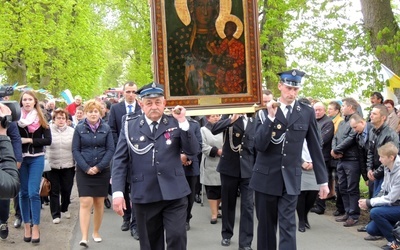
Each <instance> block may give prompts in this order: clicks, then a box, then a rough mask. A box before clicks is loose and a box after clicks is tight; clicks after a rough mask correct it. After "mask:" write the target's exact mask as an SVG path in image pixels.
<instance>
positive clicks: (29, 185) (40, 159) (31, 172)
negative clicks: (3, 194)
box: [19, 155, 44, 225]
mask: <svg viewBox="0 0 400 250" xmlns="http://www.w3.org/2000/svg"><path fill="white" fill-rule="evenodd" d="M43 168H44V155H40V156H36V157H24V159H23V160H22V164H21V168H20V169H19V172H20V181H21V189H20V191H19V204H20V208H21V215H22V220H23V222H24V223H31V224H33V225H39V224H40V209H41V204H40V195H39V189H40V181H41V179H42V174H43ZM30 215H32V217H31V216H30Z"/></svg>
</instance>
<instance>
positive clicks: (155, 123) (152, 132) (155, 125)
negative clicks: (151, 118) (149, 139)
mask: <svg viewBox="0 0 400 250" xmlns="http://www.w3.org/2000/svg"><path fill="white" fill-rule="evenodd" d="M151 125H153V128H152V129H151V134H152V135H153V137H156V132H157V125H158V122H152V123H151Z"/></svg>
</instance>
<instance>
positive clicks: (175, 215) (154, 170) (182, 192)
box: [112, 83, 199, 250]
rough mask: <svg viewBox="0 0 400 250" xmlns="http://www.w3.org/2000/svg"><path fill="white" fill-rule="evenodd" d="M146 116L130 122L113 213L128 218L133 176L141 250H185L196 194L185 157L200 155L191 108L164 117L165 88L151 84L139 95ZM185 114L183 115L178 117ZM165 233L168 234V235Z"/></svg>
mask: <svg viewBox="0 0 400 250" xmlns="http://www.w3.org/2000/svg"><path fill="white" fill-rule="evenodd" d="M137 94H138V95H139V96H140V97H141V101H140V102H139V104H140V106H141V108H142V110H143V114H141V115H138V116H136V117H131V116H129V118H127V119H126V121H125V123H124V125H123V126H122V130H121V133H120V138H119V141H118V145H117V150H116V153H115V155H114V166H113V169H112V189H113V209H114V211H115V212H116V213H117V214H119V215H121V216H122V215H123V210H124V209H125V207H126V204H125V201H124V198H123V192H124V190H125V185H126V183H125V180H126V177H127V175H128V170H129V171H130V176H131V179H130V185H131V200H132V203H133V206H134V208H135V211H136V221H137V225H138V231H139V237H140V249H142V250H147V249H165V246H164V245H165V242H164V235H166V237H167V239H166V241H167V243H168V244H167V249H171V250H172V249H174V250H184V249H186V245H187V237H186V228H185V224H186V208H187V204H188V200H187V198H186V196H187V195H188V194H189V193H190V188H189V185H188V183H187V181H186V178H185V172H184V170H183V168H182V163H181V158H180V154H181V151H183V152H184V153H185V154H187V155H195V154H197V153H198V152H199V142H198V141H197V138H196V135H195V132H194V128H193V126H191V125H190V124H189V122H188V121H187V120H186V117H185V114H186V110H185V108H183V107H181V106H177V107H175V109H174V110H175V111H176V112H173V114H172V116H167V115H165V114H164V109H165V104H166V100H165V99H164V89H163V86H162V85H160V84H156V83H151V84H148V85H146V86H143V87H142V88H141V89H140V90H138V91H137ZM178 113H179V114H178ZM164 230H165V232H164Z"/></svg>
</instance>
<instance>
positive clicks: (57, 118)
mask: <svg viewBox="0 0 400 250" xmlns="http://www.w3.org/2000/svg"><path fill="white" fill-rule="evenodd" d="M56 120H66V118H65V117H61V116H60V117H56Z"/></svg>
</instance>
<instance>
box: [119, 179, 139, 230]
mask: <svg viewBox="0 0 400 250" xmlns="http://www.w3.org/2000/svg"><path fill="white" fill-rule="evenodd" d="M130 193H131V189H130V184H129V183H125V192H124V199H125V204H126V210H124V215H123V216H122V218H123V220H124V221H129V228H130V229H131V230H132V229H136V228H137V223H136V214H135V209H134V207H133V206H132V204H131V196H130Z"/></svg>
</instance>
